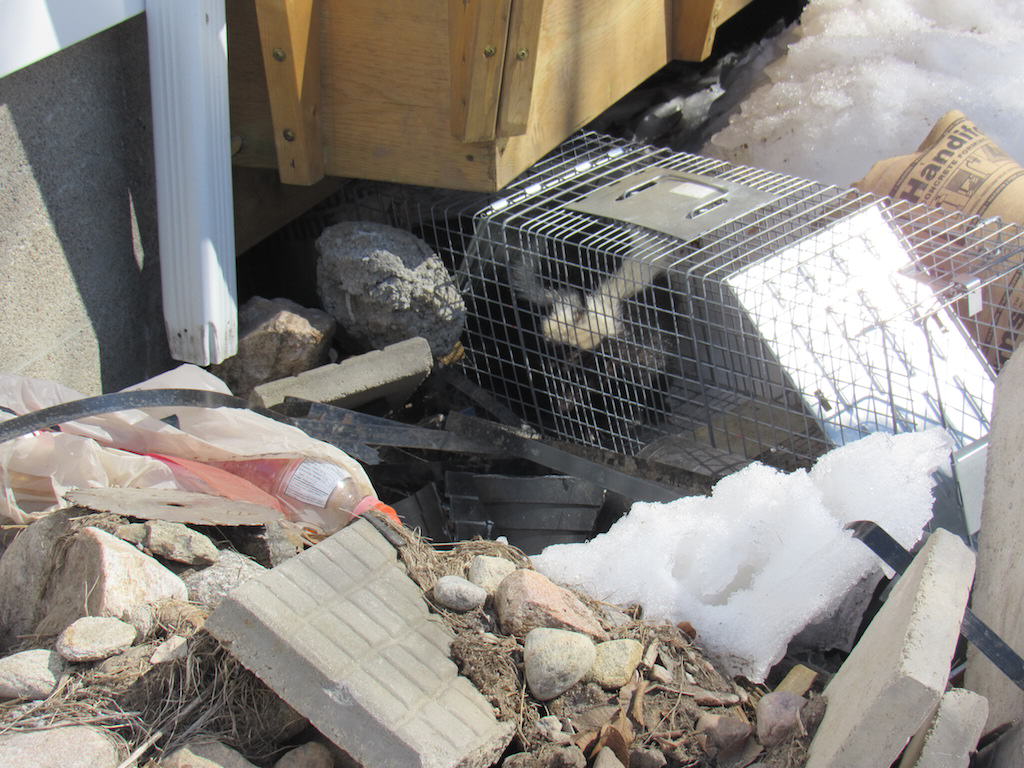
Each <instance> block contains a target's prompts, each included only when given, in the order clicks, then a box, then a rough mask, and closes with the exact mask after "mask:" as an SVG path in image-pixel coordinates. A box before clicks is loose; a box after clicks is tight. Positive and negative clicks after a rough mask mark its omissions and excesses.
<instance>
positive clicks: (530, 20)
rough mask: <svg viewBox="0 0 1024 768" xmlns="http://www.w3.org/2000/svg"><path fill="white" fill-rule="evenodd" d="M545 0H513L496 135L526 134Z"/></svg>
mask: <svg viewBox="0 0 1024 768" xmlns="http://www.w3.org/2000/svg"><path fill="white" fill-rule="evenodd" d="M543 15H544V0H514V2H513V3H512V17H511V21H510V22H509V27H508V45H507V48H506V50H505V70H504V72H503V73H502V77H501V103H500V106H499V108H498V130H497V134H498V136H502V137H504V136H521V135H522V134H524V133H526V125H527V122H528V121H529V119H530V101H531V100H532V99H533V79H534V74H535V73H536V70H537V57H538V56H539V55H540V51H539V50H538V49H537V42H538V41H539V40H540V25H541V17H542V16H543Z"/></svg>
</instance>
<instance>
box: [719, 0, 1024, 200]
mask: <svg viewBox="0 0 1024 768" xmlns="http://www.w3.org/2000/svg"><path fill="white" fill-rule="evenodd" d="M787 34H788V36H789V47H788V52H787V54H786V55H785V56H784V57H783V58H781V59H780V60H778V61H777V62H775V63H774V64H772V65H770V66H769V67H768V68H767V69H766V74H767V77H768V80H769V82H767V83H766V84H764V85H762V86H761V87H760V88H758V89H757V90H756V91H755V92H754V93H753V94H751V95H750V96H749V97H748V98H747V99H746V100H745V101H744V102H743V103H742V106H741V110H740V112H739V113H738V114H736V115H734V116H733V117H732V119H731V122H730V124H729V126H728V127H726V128H724V129H723V130H721V131H719V132H718V133H717V134H716V135H715V136H713V137H712V139H711V141H710V142H709V143H708V144H707V145H706V146H705V147H704V151H705V152H706V153H708V154H711V155H714V156H717V157H721V158H723V159H727V160H731V161H733V162H737V163H743V164H749V165H756V166H759V167H763V168H768V169H770V170H776V171H782V172H787V173H793V174H796V175H798V176H806V177H808V178H812V179H818V180H820V181H825V182H829V183H833V184H841V185H847V184H851V183H853V182H855V181H857V180H858V179H860V178H862V177H863V176H864V175H865V174H866V173H867V171H868V170H869V169H870V167H871V166H872V165H873V164H874V163H875V162H877V161H878V160H881V159H883V158H886V157H891V156H895V155H904V154H909V153H911V152H913V151H915V150H916V149H917V147H918V145H919V144H920V143H921V141H922V140H923V139H924V138H925V136H926V135H927V134H928V132H929V131H930V130H931V127H932V125H934V123H935V122H936V121H937V120H938V119H939V118H940V117H941V116H942V115H943V114H945V113H946V112H947V111H949V110H951V109H959V110H961V111H962V112H964V113H965V114H966V115H967V116H968V117H969V118H970V119H971V120H973V121H974V122H975V123H977V125H978V126H979V127H980V128H981V129H982V130H983V131H986V132H987V133H988V134H989V136H991V137H992V139H993V140H995V141H996V143H997V144H999V145H1000V146H1001V147H1002V148H1003V149H1004V150H1005V151H1006V152H1008V153H1009V154H1010V155H1011V156H1013V157H1015V158H1016V159H1017V160H1018V161H1019V162H1024V132H1022V131H1021V130H1020V125H1021V124H1022V123H1024V89H1022V88H1020V85H1019V81H1020V74H1021V72H1024V45H1021V40H1024V3H1022V2H1020V0H984V1H983V2H980V3H965V2H962V0H811V4H810V5H809V6H808V7H807V8H806V9H805V11H804V13H803V16H802V18H801V22H800V24H799V25H798V26H795V27H793V28H792V29H791V31H790V32H788V33H787Z"/></svg>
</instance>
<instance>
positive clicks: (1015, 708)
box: [964, 351, 1024, 730]
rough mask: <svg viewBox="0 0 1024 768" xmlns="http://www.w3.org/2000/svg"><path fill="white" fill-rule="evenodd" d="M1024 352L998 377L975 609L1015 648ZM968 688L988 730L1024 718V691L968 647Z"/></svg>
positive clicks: (1020, 633) (1023, 629) (1020, 595)
mask: <svg viewBox="0 0 1024 768" xmlns="http://www.w3.org/2000/svg"><path fill="white" fill-rule="evenodd" d="M1021 392H1024V353H1021V352H1020V351H1018V352H1015V353H1014V354H1013V356H1012V357H1011V358H1010V361H1009V362H1008V363H1007V364H1006V365H1005V366H1004V367H1003V370H1002V372H1000V374H999V379H998V380H997V382H996V396H995V411H994V414H993V416H992V431H991V433H990V434H989V445H988V461H987V467H986V473H985V495H984V499H983V501H982V507H981V533H980V535H979V539H978V575H977V579H976V580H975V583H974V598H973V608H974V612H975V613H976V614H978V618H980V619H981V620H982V621H984V622H985V623H986V624H988V625H989V627H991V628H992V630H993V631H994V632H996V633H997V634H998V635H999V636H1000V637H1002V638H1003V640H1005V641H1006V642H1007V643H1008V644H1009V646H1010V647H1011V648H1014V649H1016V650H1017V652H1018V653H1019V652H1021V651H1024V538H1022V537H1021V535H1020V521H1021V518H1022V516H1024V494H1022V493H1021V488H1020V486H1019V485H1018V483H1019V482H1020V478H1021V477H1022V476H1024V451H1021V446H1022V445H1024V398H1022V397H1021ZM964 687H965V688H969V689H970V690H972V691H976V692H977V693H980V694H981V695H982V696H984V697H985V698H986V699H988V707H989V713H988V726H987V730H988V729H992V728H994V727H996V726H997V725H1000V724H1002V723H1007V722H1010V721H1012V720H1018V719H1020V717H1021V715H1022V713H1024V691H1021V689H1020V688H1018V687H1017V686H1016V685H1014V684H1013V683H1012V682H1010V680H1009V679H1008V678H1007V677H1006V676H1005V675H1004V674H1003V673H1002V672H1000V671H999V670H998V669H996V667H995V666H994V665H993V664H992V662H990V661H989V660H988V659H986V658H985V657H984V656H983V655H982V654H981V653H980V652H979V651H978V649H977V648H975V647H974V646H973V645H972V646H969V647H968V652H967V672H966V674H965V676H964Z"/></svg>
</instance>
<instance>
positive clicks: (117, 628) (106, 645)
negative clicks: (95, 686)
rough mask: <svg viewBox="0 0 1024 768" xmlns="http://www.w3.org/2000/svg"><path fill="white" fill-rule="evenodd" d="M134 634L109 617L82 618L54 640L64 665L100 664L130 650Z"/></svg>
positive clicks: (136, 631) (133, 628)
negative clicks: (74, 663)
mask: <svg viewBox="0 0 1024 768" xmlns="http://www.w3.org/2000/svg"><path fill="white" fill-rule="evenodd" d="M137 635H138V630H136V629H135V627H133V626H132V625H131V624H128V623H126V622H123V621H121V620H120V619H115V618H113V617H111V616H83V617H82V618H80V619H76V620H75V621H73V622H71V624H69V625H68V626H67V627H66V628H65V629H64V631H63V632H61V633H60V634H59V635H58V636H57V642H56V644H55V645H54V648H55V649H56V651H57V653H59V654H60V655H61V656H62V657H64V658H65V659H66V660H67V661H73V662H81V661H102V660H103V659H105V658H107V657H109V656H113V655H114V654H115V653H120V652H121V651H123V650H124V649H125V648H130V647H131V645H132V643H134V642H135V638H136V636H137Z"/></svg>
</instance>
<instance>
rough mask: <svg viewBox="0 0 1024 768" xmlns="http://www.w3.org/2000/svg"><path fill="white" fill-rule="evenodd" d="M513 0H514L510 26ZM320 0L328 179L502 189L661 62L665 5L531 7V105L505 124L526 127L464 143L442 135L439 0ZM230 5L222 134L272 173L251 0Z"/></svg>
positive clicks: (240, 160)
mask: <svg viewBox="0 0 1024 768" xmlns="http://www.w3.org/2000/svg"><path fill="white" fill-rule="evenodd" d="M520 1H521V0H512V4H513V5H512V8H513V18H514V17H515V6H516V4H517V3H519V2H520ZM460 2H461V0H460ZM321 4H322V18H321V35H322V38H321V58H322V62H323V69H322V74H321V90H322V104H321V119H322V130H323V136H324V145H325V170H326V172H327V173H328V174H330V175H337V176H348V177H356V178H367V179H381V180H385V181H395V182H402V183H408V184H421V185H425V186H437V187H447V188H452V189H472V190H481V191H493V190H496V189H500V188H501V187H503V186H504V185H505V184H507V183H508V182H509V181H511V180H512V179H513V178H514V177H515V176H517V175H518V174H519V173H521V172H522V171H523V170H525V169H526V168H528V167H529V166H530V165H532V164H533V163H534V162H536V161H537V160H538V159H539V158H540V157H541V156H542V155H543V154H545V153H546V152H548V151H549V150H551V149H553V148H554V147H555V146H557V145H558V144H559V143H560V142H561V141H563V140H564V139H565V138H567V137H568V136H569V135H570V134H571V133H572V132H573V131H574V130H576V129H577V128H579V127H581V126H582V125H584V124H586V123H587V122H588V121H590V120H591V119H593V118H594V117H596V116H597V115H598V114H599V113H600V112H602V111H603V110H604V109H606V108H607V107H609V106H610V105H611V104H612V103H614V102H615V101H616V100H617V99H619V98H621V97H622V96H623V95H625V94H626V93H627V92H628V91H629V90H631V89H632V88H634V87H635V86H636V85H638V84H639V83H640V82H642V81H643V80H644V79H645V78H647V77H648V76H650V75H651V74H653V73H654V72H655V71H657V70H658V69H659V68H661V67H662V66H664V65H665V64H666V63H667V62H668V61H669V58H670V52H671V42H670V33H671V14H670V11H671V5H670V3H669V2H668V0H545V1H544V2H543V3H536V5H537V6H538V7H540V8H541V20H540V24H539V27H537V30H536V34H537V43H536V46H535V47H536V58H535V59H534V60H533V61H532V62H531V65H532V66H533V67H534V70H533V73H532V93H531V98H530V100H529V103H528V109H527V110H524V109H523V105H522V104H519V105H518V106H516V105H514V104H512V105H510V106H507V107H506V109H507V110H508V114H509V115H510V116H511V118H510V120H509V121H508V123H507V125H508V126H511V127H508V128H505V129H504V130H506V131H512V130H519V127H518V125H517V121H519V123H521V122H522V120H523V119H524V118H525V133H523V134H522V135H515V136H508V137H502V136H496V138H495V139H494V140H492V141H479V142H463V141H461V140H460V139H459V138H458V137H456V136H454V135H453V133H452V114H453V110H452V96H451V93H452V88H451V82H452V80H451V78H452V67H451V50H452V49H451V44H450V32H451V29H450V24H449V16H448V12H447V9H448V2H447V0H392V1H391V2H388V3H381V2H379V0H321ZM227 6H228V18H229V21H228V30H229V31H228V44H229V55H230V60H229V63H230V76H231V81H230V87H231V117H232V132H233V133H236V134H240V135H241V136H242V139H243V146H242V149H241V151H240V152H239V153H238V154H237V155H236V156H235V162H236V163H237V164H240V165H246V166H255V167H276V160H275V155H274V151H273V149H274V142H273V130H272V128H271V126H270V108H269V100H268V96H267V88H266V83H265V80H264V77H263V73H262V71H261V64H260V60H259V59H260V57H259V44H258V35H257V30H256V23H255V12H254V10H253V6H252V0H227ZM495 58H497V56H496V57H495ZM530 58H532V57H530ZM254 60H255V62H254ZM507 104H508V103H507ZM499 110H500V102H499ZM499 132H500V131H499Z"/></svg>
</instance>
